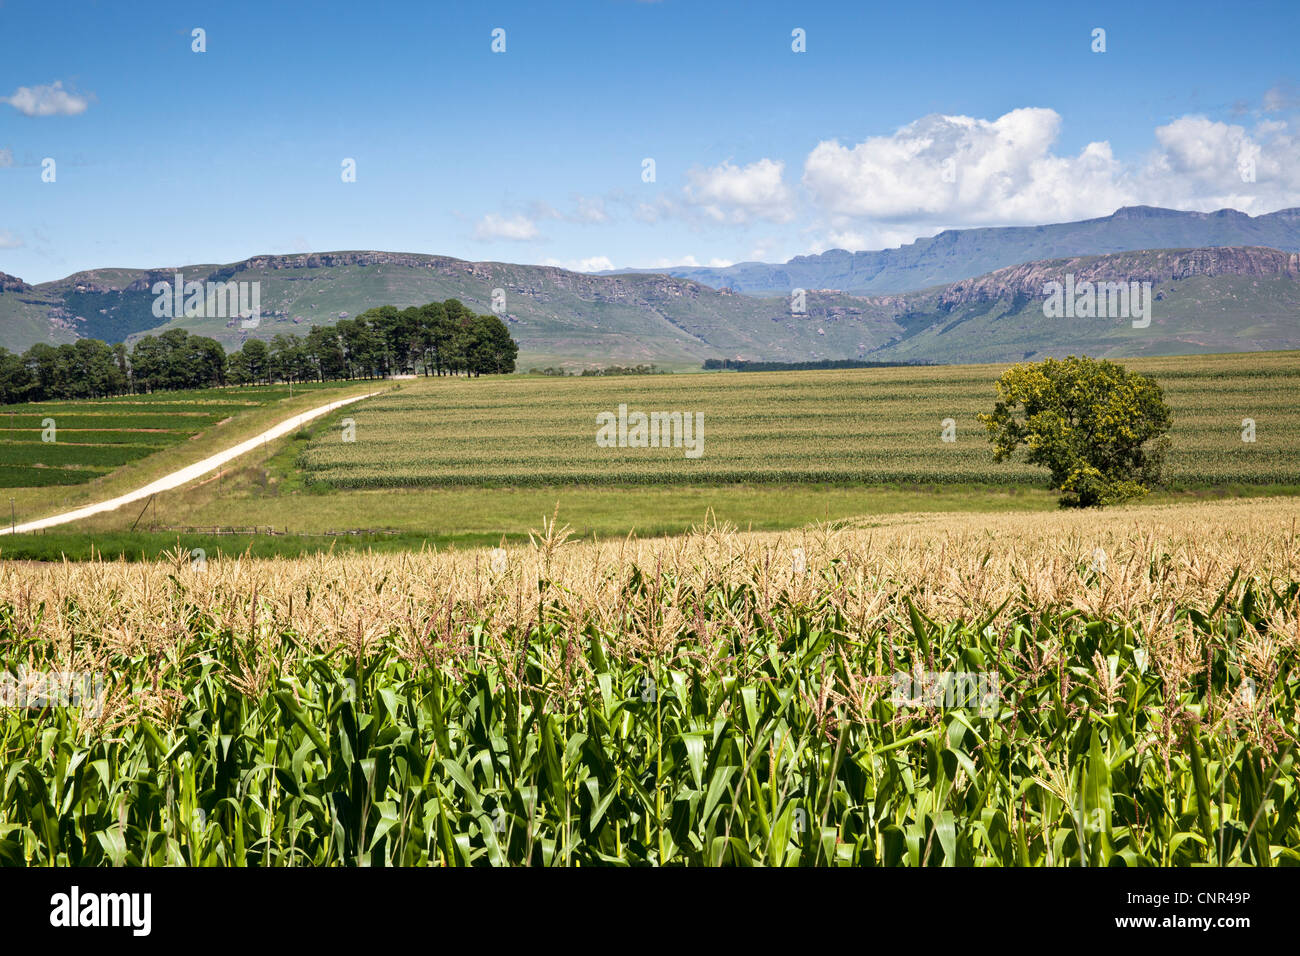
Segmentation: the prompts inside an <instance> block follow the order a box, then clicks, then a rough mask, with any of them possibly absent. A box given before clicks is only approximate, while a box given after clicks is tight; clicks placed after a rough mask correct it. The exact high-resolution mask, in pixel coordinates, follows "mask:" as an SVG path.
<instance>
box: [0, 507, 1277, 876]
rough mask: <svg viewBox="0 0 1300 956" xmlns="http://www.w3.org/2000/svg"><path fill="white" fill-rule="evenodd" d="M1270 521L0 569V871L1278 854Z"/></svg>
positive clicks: (554, 542) (808, 534)
mask: <svg viewBox="0 0 1300 956" xmlns="http://www.w3.org/2000/svg"><path fill="white" fill-rule="evenodd" d="M1297 518H1300V509H1298V508H1297V504H1296V501H1295V500H1294V499H1260V500H1252V501H1238V502H1228V503H1213V504H1207V505H1180V506H1176V507H1142V508H1137V509H1128V510H1123V511H1116V512H1105V513H1101V514H1097V513H1071V514H1046V515H1003V516H988V515H969V516H961V515H935V516H931V517H928V518H920V519H918V518H898V519H896V520H885V521H882V522H880V523H879V526H878V527H870V528H833V527H825V526H823V527H815V528H810V529H807V530H805V531H802V532H795V533H787V534H783V535H771V534H767V535H750V534H739V533H735V532H733V531H731V530H729V529H727V528H724V527H717V526H712V527H705V528H700V529H699V530H698V531H697V532H696V533H694V534H692V535H690V536H688V537H686V538H683V539H672V540H660V541H641V540H625V541H618V542H606V543H591V542H587V543H574V542H571V541H567V540H566V537H565V535H564V533H563V532H562V529H556V528H554V527H551V528H545V529H543V528H539V529H538V535H537V538H536V540H535V542H534V543H533V544H532V545H530V546H525V547H519V548H513V549H510V550H509V552H508V553H507V554H506V555H504V558H503V559H502V558H501V557H499V556H498V557H493V556H490V555H488V554H487V553H485V552H483V551H476V552H461V553H450V554H448V553H442V554H433V553H429V552H424V553H420V554H402V555H385V556H379V555H351V556H342V557H323V556H320V557H311V558H304V559H296V560H276V561H269V562H264V561H257V560H251V559H246V558H245V559H229V560H219V559H218V560H208V561H207V562H206V563H203V564H195V563H194V562H193V561H192V560H191V558H190V555H189V554H188V553H186V552H183V551H182V552H179V553H178V554H177V555H176V556H175V558H174V560H169V561H163V562H157V563H150V564H143V565H127V564H113V563H108V564H104V563H98V562H84V563H67V564H45V565H36V564H22V563H15V562H8V563H5V564H4V565H0V646H2V647H4V648H6V656H5V660H6V664H7V667H8V674H7V676H0V680H7V683H8V689H7V693H8V694H9V701H8V702H9V704H10V706H9V707H8V709H0V763H2V764H3V765H4V766H5V768H6V772H5V774H4V777H3V780H2V781H0V786H2V787H3V789H2V790H0V863H7V864H18V865H22V864H27V865H122V864H128V865H163V864H174V865H205V864H206V865H211V864H219V865H220V864H224V865H283V866H294V865H348V866H352V865H371V866H383V865H394V864H417V865H423V864H432V865H442V866H462V865H473V864H530V865H540V866H552V865H563V864H581V865H593V864H613V865H644V864H651V865H709V864H738V865H749V864H765V865H804V866H808V865H818V866H825V865H873V866H954V865H981V866H988V865H1019V866H1080V865H1088V866H1152V865H1166V866H1168V865H1198V864H1211V865H1249V866H1295V865H1300V792H1298V791H1297V789H1296V787H1295V783H1294V780H1295V748H1296V742H1297V734H1298V733H1300V725H1298V724H1297V720H1298V719H1300V680H1298V673H1297V668H1296V664H1297V656H1298V655H1300V537H1297V523H1296V522H1297ZM51 674H77V675H87V676H88V677H89V678H90V679H89V680H86V681H85V682H84V683H82V682H79V681H78V682H76V683H75V684H74V686H76V687H78V688H83V687H84V688H85V689H86V690H87V691H88V692H89V693H88V694H87V696H85V697H84V698H83V699H82V700H81V701H80V702H78V703H75V704H73V705H72V706H63V705H62V704H63V703H64V702H65V701H66V698H65V697H63V696H61V695H62V694H63V691H61V690H60V689H59V688H60V685H59V684H58V683H57V682H53V683H52V681H51V678H50V677H49V675H51ZM936 675H948V677H947V678H940V677H937V676H936ZM953 678H956V679H958V680H959V681H960V683H958V684H956V685H954V684H952V683H951V679H953ZM968 679H973V680H975V681H976V683H975V685H974V686H975V687H976V688H977V689H978V692H979V693H978V698H976V697H973V696H972V695H971V693H970V692H969V688H970V686H971V685H970V684H968V683H967V680H968ZM96 681H98V683H96ZM63 686H67V685H63ZM954 687H955V688H956V690H955V692H954V691H952V690H949V688H954ZM52 703H57V704H59V705H58V706H52Z"/></svg>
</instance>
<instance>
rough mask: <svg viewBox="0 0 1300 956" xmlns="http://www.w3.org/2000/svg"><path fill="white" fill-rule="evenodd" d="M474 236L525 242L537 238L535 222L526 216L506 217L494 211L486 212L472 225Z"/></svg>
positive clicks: (481, 238)
mask: <svg viewBox="0 0 1300 956" xmlns="http://www.w3.org/2000/svg"><path fill="white" fill-rule="evenodd" d="M474 238H475V239H480V240H483V241H490V240H493V239H509V240H512V241H514V242H526V241H528V240H529V239H536V238H537V224H536V223H534V222H533V221H532V220H531V219H529V218H528V217H527V216H511V217H509V218H506V217H504V216H498V215H497V214H496V213H488V214H487V215H486V216H484V217H483V218H482V219H480V220H479V221H478V225H477V226H475V227H474Z"/></svg>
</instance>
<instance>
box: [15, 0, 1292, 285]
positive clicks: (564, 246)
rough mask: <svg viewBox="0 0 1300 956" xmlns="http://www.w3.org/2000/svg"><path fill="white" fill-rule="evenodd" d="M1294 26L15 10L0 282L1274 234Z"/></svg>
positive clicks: (1262, 15)
mask: <svg viewBox="0 0 1300 956" xmlns="http://www.w3.org/2000/svg"><path fill="white" fill-rule="evenodd" d="M199 27H201V28H203V29H204V30H205V31H206V39H207V51H206V52H204V53H195V52H193V51H192V49H191V46H192V33H191V31H192V30H193V29H194V28H199ZM495 28H501V29H504V30H505V31H506V32H505V44H506V49H505V52H504V53H494V52H493V51H492V49H491V43H492V36H491V33H492V30H494V29H495ZM796 28H799V29H802V30H804V31H805V34H806V51H805V52H799V53H797V52H794V51H793V50H792V43H793V40H792V36H791V33H792V31H793V30H794V29H796ZM1096 28H1101V29H1104V30H1105V31H1106V32H1105V46H1106V49H1105V52H1094V51H1093V50H1092V46H1093V45H1094V39H1093V30H1094V29H1096ZM1298 28H1300V4H1297V3H1295V2H1292V0H1288V2H1277V3H1253V4H1252V3H1242V4H1235V5H1227V4H1222V3H1199V2H1187V0H1180V2H1176V3H1142V4H1138V3H1133V2H1131V0H1130V2H1124V3H1114V4H1111V3H1095V2H1089V3H1086V4H1065V3H1042V2H1039V3H1002V4H999V3H979V4H975V3H952V4H924V5H922V4H906V3H903V4H899V3H880V2H864V0H857V2H846V3H769V2H754V0H748V2H736V3H709V2H704V0H696V2H687V0H661V2H635V0H590V2H569V3H555V4H551V3H538V2H536V0H534V2H531V3H488V2H483V3H479V2H475V3H469V2H466V3H430V2H428V0H423V2H413V3H405V2H373V3H356V2H352V0H349V2H330V0H321V2H313V3H310V4H296V3H279V2H276V3H271V2H266V0H263V2H260V3H238V2H223V3H211V4H185V3H175V2H170V3H150V2H130V3H127V2H125V0H122V2H101V3H76V4H68V3H60V2H56V0H0V271H3V272H7V273H9V274H12V275H17V276H20V277H22V278H24V279H26V280H27V281H29V282H40V281H46V280H49V279H53V278H59V277H62V276H65V275H67V274H69V273H71V272H75V271H78V270H81V269H88V268H96V267H106V266H130V267H146V266H167V265H180V264H187V263H200V262H229V261H234V260H238V259H242V258H246V257H248V256H250V255H255V254H260V253H292V252H301V251H308V250H311V251H327V250H338V249H385V250H395V251H409V252H425V253H436V254H445V255H452V256H457V257H461V258H467V259H495V260H507V261H515V262H530V263H551V264H557V265H564V266H566V267H574V268H605V267H612V266H616V267H623V266H662V265H667V264H676V263H685V262H698V263H700V264H709V263H728V262H733V261H741V260H745V259H754V258H759V259H764V260H767V261H780V260H784V259H787V258H789V257H790V256H793V255H801V254H806V253H810V252H816V251H821V250H823V249H827V248H832V247H836V246H839V247H845V248H853V249H869V248H881V247H885V246H893V245H898V244H899V243H900V242H908V241H911V240H913V239H915V238H917V237H918V236H923V235H932V234H934V233H935V232H937V231H939V230H940V229H942V228H946V227H968V226H979V225H1006V224H1017V223H1038V222H1052V221H1062V220H1066V219H1074V218H1086V217H1088V216H1093V215H1105V214H1108V213H1109V212H1111V211H1113V210H1114V208H1116V207H1117V206H1119V205H1126V204H1131V203H1148V204H1152V205H1165V206H1172V207H1175V208H1184V209H1202V210H1211V209H1216V208H1220V207H1222V206H1234V207H1236V208H1239V209H1243V210H1244V211H1247V212H1251V213H1252V214H1258V213H1263V212H1269V211H1272V210H1274V209H1278V208H1283V207H1286V206H1295V205H1300V135H1298V133H1297V123H1300V110H1298V109H1297V107H1298V106H1300V76H1297V72H1300V71H1298V70H1297V67H1296V64H1297V62H1300V57H1297V56H1296V54H1295V51H1296V49H1297V48H1298V47H1300V42H1298V41H1300V29H1298ZM46 158H51V159H53V160H54V161H55V170H54V172H55V181H54V182H43V181H42V171H43V167H42V162H43V160H45V159H46ZM347 158H351V159H354V160H355V162H356V181H355V182H350V183H345V182H343V181H342V177H341V175H340V174H341V169H342V163H343V160H344V159H347ZM646 158H652V159H653V160H654V162H655V179H654V182H645V181H643V175H642V170H643V160H645V159H646ZM1247 170H1248V172H1247Z"/></svg>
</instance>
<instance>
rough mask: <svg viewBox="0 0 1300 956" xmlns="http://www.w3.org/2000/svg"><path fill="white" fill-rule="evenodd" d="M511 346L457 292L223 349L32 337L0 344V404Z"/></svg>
mask: <svg viewBox="0 0 1300 956" xmlns="http://www.w3.org/2000/svg"><path fill="white" fill-rule="evenodd" d="M518 355H519V347H518V345H516V344H515V341H514V339H512V338H511V337H510V330H509V329H507V328H506V326H505V323H504V322H502V321H501V320H500V319H499V318H497V317H496V316H495V315H478V314H476V313H474V312H473V311H472V310H471V309H469V308H467V307H466V306H465V305H464V304H462V303H461V302H460V301H459V300H458V299H448V300H447V301H446V302H431V303H429V304H428V305H422V306H413V307H411V308H408V309H398V308H397V307H396V306H391V305H386V306H381V307H380V308H376V309H370V310H369V311H366V312H363V313H362V314H361V315H358V316H357V317H356V318H354V319H340V320H339V321H338V322H335V323H334V324H333V325H318V326H313V327H312V328H311V329H310V330H309V331H308V332H307V334H306V335H295V334H284V333H281V334H278V335H276V336H274V337H273V338H272V339H271V340H270V341H269V342H264V341H262V340H261V339H249V340H248V341H246V342H245V343H244V344H243V347H242V348H240V349H239V350H238V351H236V352H232V353H230V354H229V355H227V354H226V350H225V349H224V348H223V347H222V345H221V343H220V342H218V341H217V340H216V339H212V338H207V337H206V336H201V335H192V334H190V333H189V332H186V331H185V330H184V329H171V330H169V331H167V332H163V333H162V334H160V335H146V336H144V337H143V338H141V339H140V340H139V341H137V342H136V343H135V345H134V347H133V348H131V349H130V350H129V351H128V350H127V347H126V346H125V345H123V344H121V343H118V344H116V345H109V344H108V343H107V342H101V341H100V340H98V339H78V340H77V341H75V342H72V343H69V344H66V345H57V346H56V345H48V344H46V343H38V344H36V345H33V346H32V347H31V348H29V349H28V350H27V351H26V352H24V353H23V354H21V355H17V354H14V353H12V352H10V351H8V350H7V349H4V348H0V403H3V404H13V403H16V402H40V401H50V400H54V399H64V398H106V397H109V396H112V395H130V394H143V393H146V392H155V391H163V390H173V389H187V388H211V387H213V386H219V385H252V384H260V383H264V382H265V383H271V382H327V381H337V380H342V379H354V378H384V377H387V376H389V375H398V374H411V373H420V372H422V373H423V374H425V375H473V376H478V375H501V374H507V373H509V372H513V371H514V370H515V359H516V358H517V357H518Z"/></svg>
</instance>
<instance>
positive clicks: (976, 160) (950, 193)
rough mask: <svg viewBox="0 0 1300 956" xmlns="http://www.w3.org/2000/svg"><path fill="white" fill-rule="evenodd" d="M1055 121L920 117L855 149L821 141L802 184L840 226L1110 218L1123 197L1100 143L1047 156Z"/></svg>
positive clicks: (1029, 112)
mask: <svg viewBox="0 0 1300 956" xmlns="http://www.w3.org/2000/svg"><path fill="white" fill-rule="evenodd" d="M1060 125H1061V117H1060V116H1059V115H1058V114H1057V113H1056V112H1055V111H1054V110H1050V109H1039V108H1025V109H1018V110H1012V111H1011V112H1010V113H1007V114H1005V115H1004V116H1001V117H999V118H997V119H996V120H985V119H976V118H973V117H969V116H940V115H933V116H926V117H923V118H921V119H919V120H916V121H915V122H913V123H910V124H908V125H907V126H904V127H903V128H902V129H899V130H898V131H896V132H895V133H893V134H892V135H889V136H874V137H870V138H868V139H866V140H864V141H863V142H861V143H858V144H857V145H855V146H845V145H843V144H841V143H840V142H839V141H838V140H829V141H823V142H820V143H818V144H817V146H816V147H814V148H813V150H812V152H811V153H809V155H808V158H807V160H806V161H805V163H804V173H803V183H804V185H805V186H806V187H807V188H808V190H809V192H810V194H811V196H812V197H813V200H814V202H816V203H817V204H818V205H819V206H820V207H821V209H822V210H823V211H824V212H825V213H826V214H828V215H829V216H830V217H831V219H832V221H833V222H834V223H835V224H837V225H838V226H840V227H841V228H842V227H843V226H844V225H845V224H846V223H847V221H848V220H851V219H854V218H869V219H874V220H884V221H886V222H890V221H893V222H908V223H925V222H943V223H944V224H946V225H954V224H965V223H975V222H979V223H985V222H1003V223H1014V222H1047V221H1051V220H1054V219H1077V218H1086V217H1088V216H1092V215H1098V214H1101V213H1102V212H1111V211H1113V210H1114V209H1115V207H1116V206H1118V205H1123V204H1124V202H1126V201H1127V200H1128V198H1129V192H1128V190H1127V189H1126V188H1125V187H1124V185H1123V171H1122V168H1121V165H1120V163H1119V162H1118V161H1117V160H1116V159H1115V158H1114V156H1113V155H1112V154H1111V150H1110V145H1109V144H1108V143H1105V142H1096V143H1089V144H1088V145H1087V146H1086V147H1084V148H1083V149H1082V150H1081V151H1080V152H1079V154H1078V155H1077V156H1057V155H1055V154H1053V153H1052V152H1051V147H1052V144H1053V143H1054V142H1055V140H1056V138H1057V136H1058V134H1059V131H1060Z"/></svg>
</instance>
